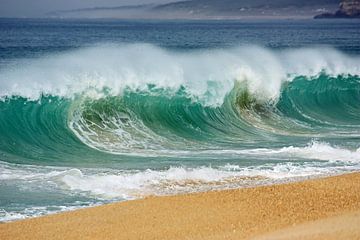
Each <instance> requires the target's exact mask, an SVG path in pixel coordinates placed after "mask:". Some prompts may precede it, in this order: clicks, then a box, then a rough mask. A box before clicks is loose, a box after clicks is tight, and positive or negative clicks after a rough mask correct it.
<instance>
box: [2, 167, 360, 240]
mask: <svg viewBox="0 0 360 240" xmlns="http://www.w3.org/2000/svg"><path fill="white" fill-rule="evenodd" d="M0 239H1V240H7V239H11V240H15V239H36V240H40V239H71V240H73V239H101V240H103V239H146V240H151V239H162V240H164V239H165V240H166V239H171V240H176V239H211V240H212V239H258V240H263V239H360V173H354V174H347V175H343V176H337V177H330V178H324V179H318V180H310V181H304V182H299V183H291V184H283V185H274V186H265V187H256V188H249V189H239V190H228V191H216V192H207V193H198V194H189V195H179V196H169V197H150V198H146V199H142V200H135V201H127V202H121V203H115V204H109V205H105V206H100V207H94V208H88V209H82V210H77V211H73V212H66V213H61V214H56V215H49V216H45V217H40V218H33V219H28V220H23V221H17V222H13V223H6V224H0Z"/></svg>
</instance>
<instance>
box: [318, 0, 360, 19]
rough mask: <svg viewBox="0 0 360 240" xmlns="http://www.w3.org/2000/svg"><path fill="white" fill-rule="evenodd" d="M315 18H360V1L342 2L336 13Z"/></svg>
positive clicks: (348, 0)
mask: <svg viewBox="0 0 360 240" xmlns="http://www.w3.org/2000/svg"><path fill="white" fill-rule="evenodd" d="M315 18H360V0H342V1H341V3H340V5H339V10H337V11H336V12H335V13H323V14H320V15H317V16H315Z"/></svg>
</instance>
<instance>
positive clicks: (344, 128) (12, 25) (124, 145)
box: [0, 19, 360, 221]
mask: <svg viewBox="0 0 360 240" xmlns="http://www.w3.org/2000/svg"><path fill="white" fill-rule="evenodd" d="M0 23H1V24H0V36H1V40H0V42H1V49H2V50H1V54H0V56H1V58H0V59H1V60H0V63H1V64H0V86H1V88H0V97H1V101H0V220H1V221H10V220H16V219H21V218H26V217H33V216H39V215H43V214H49V213H54V212H59V211H65V210H71V209H77V208H81V207H87V206H93V205H98V204H104V203H108V202H112V201H119V200H128V199H135V198H140V197H144V196H147V195H149V194H155V195H168V194H178V193H187V192H196V191H207V190H214V189H227V188H238V187H248V186H255V185H259V184H271V183H277V182H288V181H294V180H297V179H303V178H309V177H318V176H326V175H333V174H340V173H345V172H351V171H358V170H359V169H360V146H359V143H360V141H359V140H360V104H359V103H360V58H359V56H358V54H359V52H358V50H359V49H360V43H359V41H358V38H357V39H356V37H357V36H359V35H360V29H359V25H358V22H354V21H334V22H331V23H332V26H329V25H328V24H327V23H326V22H322V21H319V22H313V21H280V22H268V23H265V22H232V21H231V22H226V21H225V22H221V21H218V22H150V23H145V22H116V21H110V22H107V21H98V22H96V21H54V20H52V21H49V20H47V21H46V20H16V19H14V20H0ZM269 28H270V29H276V32H274V31H268V29H269ZM103 29H108V30H109V31H107V32H104V30H103ZM294 29H296V30H297V31H298V32H303V33H304V34H296V35H294V32H293V31H294ZM329 29H330V30H332V33H331V32H330V31H329ZM110 30H111V31H110ZM65 32H67V33H68V34H67V35H66V36H65ZM315 32H317V35H316V36H314V35H313V34H314V33H315ZM141 33H143V34H141ZM220 33H222V35H221V36H219V34H220ZM339 33H341V34H343V35H342V37H339ZM54 36H55V37H54ZM56 36H57V37H56ZM204 36H207V37H206V38H204ZM275 36H276V37H275ZM309 36H311V37H309ZM55 39H56V40H55ZM254 39H255V40H256V41H255V40H254ZM10 40H12V41H10ZM25 40H26V41H25ZM267 41H268V42H267ZM250 42H252V44H251V45H250ZM268 43H269V44H268ZM331 43H333V44H331Z"/></svg>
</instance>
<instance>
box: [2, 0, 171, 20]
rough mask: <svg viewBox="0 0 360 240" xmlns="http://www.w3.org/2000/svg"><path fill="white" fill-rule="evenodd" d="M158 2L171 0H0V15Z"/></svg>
mask: <svg viewBox="0 0 360 240" xmlns="http://www.w3.org/2000/svg"><path fill="white" fill-rule="evenodd" d="M160 2H171V0H0V17H40V16H42V15H43V14H44V13H47V12H50V11H56V10H69V9H75V8H87V7H99V6H100V7H113V6H121V5H135V4H140V3H160Z"/></svg>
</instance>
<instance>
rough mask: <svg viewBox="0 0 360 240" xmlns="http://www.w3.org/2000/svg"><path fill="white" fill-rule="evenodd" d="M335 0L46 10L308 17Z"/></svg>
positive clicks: (221, 0)
mask: <svg viewBox="0 0 360 240" xmlns="http://www.w3.org/2000/svg"><path fill="white" fill-rule="evenodd" d="M338 4H339V0H272V1H268V0H190V1H179V2H173V3H168V4H160V5H137V6H121V7H113V8H105V7H98V8H86V9H75V10H70V11H57V12H52V13H49V14H48V16H51V17H72V18H74V17H75V18H76V17H78V18H86V17H89V18H157V19H162V18H164V19H174V18H185V19H186V18H189V19H192V18H204V19H212V18H225V19H226V18H284V17H286V18H312V17H313V16H314V15H317V14H320V13H324V12H331V11H335V10H336V9H337V8H338Z"/></svg>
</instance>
